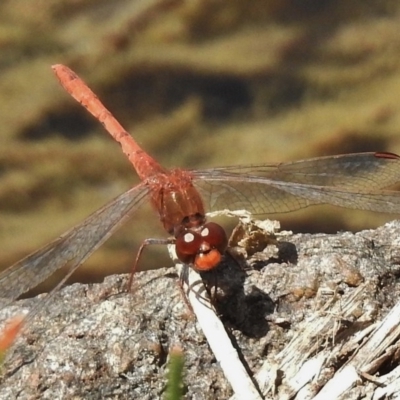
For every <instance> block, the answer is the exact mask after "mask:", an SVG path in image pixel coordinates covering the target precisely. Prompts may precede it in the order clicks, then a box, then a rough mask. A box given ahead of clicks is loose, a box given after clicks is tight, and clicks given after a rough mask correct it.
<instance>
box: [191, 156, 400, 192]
mask: <svg viewBox="0 0 400 400" xmlns="http://www.w3.org/2000/svg"><path fill="white" fill-rule="evenodd" d="M393 157H394V158H386V157H380V156H379V153H373V152H369V153H352V154H342V155H335V156H327V157H317V158H309V159H306V160H299V161H292V162H285V163H274V164H260V165H257V164H255V165H245V166H229V167H221V168H212V169H206V170H203V171H200V170H199V171H195V174H196V176H200V175H203V176H206V177H210V176H214V175H218V176H224V175H226V174H228V175H231V174H235V175H236V176H237V175H240V176H244V177H246V176H247V175H250V176H263V177H265V178H269V179H273V180H279V181H284V182H297V183H308V184H312V185H319V186H340V187H343V186H350V187H351V188H356V187H357V188H359V189H362V188H365V189H373V188H374V187H375V188H384V187H388V186H390V185H393V184H395V183H398V182H399V181H400V157H398V156H395V155H393Z"/></svg>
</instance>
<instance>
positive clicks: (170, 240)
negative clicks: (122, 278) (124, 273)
mask: <svg viewBox="0 0 400 400" xmlns="http://www.w3.org/2000/svg"><path fill="white" fill-rule="evenodd" d="M174 243H175V238H168V239H155V238H148V239H145V240H143V242H142V244H141V245H140V247H139V250H138V252H137V255H136V259H135V262H134V264H133V267H132V269H131V273H130V276H129V281H128V284H127V287H126V288H127V292H130V291H131V288H132V283H133V276H134V275H135V272H136V270H137V265H138V262H139V259H140V257H141V256H142V253H143V250H144V249H145V247H147V246H150V245H154V244H158V245H164V246H166V245H169V244H174Z"/></svg>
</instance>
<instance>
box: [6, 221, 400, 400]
mask: <svg viewBox="0 0 400 400" xmlns="http://www.w3.org/2000/svg"><path fill="white" fill-rule="evenodd" d="M245 236H246V238H245V239H243V238H242V239H243V240H241V241H240V244H241V245H242V246H244V247H241V248H238V249H237V252H236V254H240V253H241V254H242V255H243V256H244V258H243V259H242V261H240V262H238V261H237V260H238V258H239V257H235V260H234V259H233V258H232V257H230V256H227V257H226V260H225V262H224V263H223V264H222V265H221V266H220V267H219V270H218V271H217V273H216V275H213V276H211V277H210V276H204V279H205V281H206V282H208V283H209V284H210V282H217V284H218V287H219V289H218V291H217V295H216V306H217V311H218V313H219V315H220V318H221V319H222V321H223V323H224V325H225V327H226V329H227V331H228V332H229V334H230V336H231V339H232V342H233V343H234V345H235V347H236V348H237V350H238V352H239V354H240V355H241V357H242V360H243V362H244V363H245V365H246V368H247V369H248V370H249V371H250V372H251V374H254V375H256V374H257V372H259V371H260V369H261V370H264V372H265V371H266V375H268V374H271V373H272V371H273V370H275V375H274V379H273V381H271V378H269V381H268V382H264V383H263V384H261V383H259V387H260V391H262V392H263V396H264V397H265V398H278V399H283V398H285V399H286V398H294V397H295V396H297V397H296V398H313V396H314V395H316V394H317V393H318V391H319V390H320V389H321V388H323V387H324V386H325V385H326V384H327V382H328V381H329V380H330V379H331V378H332V377H333V376H334V375H335V373H336V372H337V371H338V370H340V369H341V368H343V367H344V366H345V365H346V364H347V363H348V362H350V361H351V360H352V358H353V357H356V352H357V351H361V350H360V347H362V343H365V341H366V340H367V338H368V334H369V333H370V331H368V332H366V333H365V334H364V335H363V339H362V340H361V339H360V340H359V341H355V342H354V343H353V341H354V338H355V337H356V335H357V334H359V333H360V332H362V331H365V330H366V329H367V328H368V327H371V329H372V328H373V327H374V325H373V324H374V323H376V322H379V321H381V320H382V319H383V318H384V317H385V316H386V315H387V314H388V313H389V311H390V310H391V309H392V308H393V307H394V306H395V304H396V302H398V299H399V297H400V296H399V294H400V282H399V275H400V266H399V261H400V246H399V244H400V239H399V238H400V222H399V221H393V222H391V223H388V224H386V225H385V226H383V227H380V228H378V229H376V230H368V231H362V232H359V233H357V234H352V233H349V232H341V233H338V234H336V235H326V234H318V235H308V234H298V235H292V234H290V233H282V234H277V236H276V240H275V239H270V238H268V237H267V236H265V235H264V236H263V234H262V233H260V231H258V230H257V229H256V228H254V227H252V228H251V229H248V230H247V232H246V233H245ZM267 242H269V244H268V245H267ZM274 243H275V244H274ZM266 245H267V246H266ZM244 260H245V262H246V264H244ZM239 265H240V266H239ZM244 265H246V268H245V269H243V266H244ZM126 280H127V277H126V276H110V277H108V278H106V279H105V281H104V283H101V284H92V285H83V284H74V285H72V286H69V287H65V288H64V289H62V290H61V291H59V292H58V293H56V294H55V295H54V298H53V299H52V301H51V304H50V305H49V306H48V307H46V309H44V310H41V311H40V312H38V313H37V315H36V317H35V318H34V319H33V320H32V323H30V324H29V326H28V327H27V329H26V330H25V332H24V334H23V335H22V336H21V337H20V338H19V339H18V341H17V343H16V344H15V345H14V346H13V348H12V350H10V352H9V354H8V356H7V359H6V361H5V365H4V368H3V371H2V374H1V381H0V399H35V398H37V399H39V398H40V399H80V398H82V399H83V398H84V399H104V398H111V399H128V398H129V399H158V398H161V397H162V396H163V392H164V390H165V384H166V363H167V359H168V352H169V349H170V348H171V347H172V346H174V345H179V346H180V347H181V348H182V349H183V351H184V356H185V377H184V385H185V398H186V399H217V398H218V399H227V398H229V397H230V396H231V395H232V394H233V393H232V390H231V388H230V386H229V384H228V383H227V381H226V380H225V377H224V374H223V371H222V370H221V368H220V366H219V365H218V363H217V362H216V360H215V357H214V356H213V354H212V353H211V351H210V349H209V347H208V344H207V341H206V339H205V337H204V336H203V333H202V330H201V328H200V327H199V325H198V324H197V322H196V320H195V318H194V316H193V315H191V313H190V311H189V309H188V307H187V305H186V303H185V302H184V301H183V298H182V292H181V291H180V290H179V285H178V276H177V273H176V272H175V269H168V270H165V269H164V270H158V271H150V272H143V273H139V274H137V277H136V284H135V288H134V292H133V293H126V291H124V285H125V284H126ZM211 291H212V288H211ZM43 296H46V295H41V296H39V297H36V298H33V299H26V300H20V301H17V302H15V303H14V304H12V305H11V306H9V307H7V308H4V309H2V310H1V313H0V317H1V318H2V319H5V318H7V317H9V316H10V315H15V314H18V313H20V312H22V311H23V310H29V309H32V308H33V307H35V305H36V304H38V302H40V301H41V299H42V298H43ZM396 341H397V342H396ZM351 343H353V346H350V344H351ZM398 347H399V343H398V337H397V338H394V339H393V340H392V342H390V343H386V344H384V346H383V348H382V350H381V352H380V354H379V355H377V356H376V359H375V360H374V362H373V365H374V367H373V368H372V367H371V368H369V369H368V371H367V370H364V371H363V374H364V375H362V374H360V375H359V381H358V385H357V386H354V387H352V388H351V390H350V391H348V392H347V394H346V397H342V398H348V399H349V398H358V397H357V396H360V395H361V394H362V395H364V396H365V398H372V397H371V396H372V394H373V393H374V392H375V391H376V390H377V389H378V388H379V387H380V390H382V385H378V384H377V382H375V381H374V379H373V378H374V377H373V376H372V375H374V376H379V379H384V377H385V376H389V375H390V374H393V373H394V371H396V365H397V363H398V353H399V349H398ZM388 349H391V351H389V352H388ZM393 349H394V350H393ZM385 351H386V357H384V358H382V354H385ZM321 355H323V361H321V366H320V369H319V375H318V377H317V378H318V379H315V380H314V381H313V382H312V384H311V383H310V382H309V383H307V382H305V383H304V384H298V385H297V387H296V385H294V384H293V379H292V378H293V377H294V376H296V374H297V373H298V372H299V370H300V368H301V366H302V365H304V362H305V361H306V360H310V359H313V358H314V359H315V357H318V356H321ZM379 360H381V361H379ZM370 364H371V362H370ZM397 369H398V367H397ZM365 376H370V377H371V379H369V380H368V379H366V378H365ZM376 379H377V378H376ZM394 381H396V380H395V379H394ZM397 381H399V378H397ZM392 384H393V382H392ZM383 387H385V385H383ZM302 390H303V392H302ZM305 393H307V394H308V395H306V394H305ZM310 393H311V395H310ZM339 398H340V397H339ZM377 398H384V397H377Z"/></svg>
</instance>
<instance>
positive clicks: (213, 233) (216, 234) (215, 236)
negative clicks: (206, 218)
mask: <svg viewBox="0 0 400 400" xmlns="http://www.w3.org/2000/svg"><path fill="white" fill-rule="evenodd" d="M200 235H201V236H202V238H203V240H204V241H205V242H207V243H208V244H209V245H210V246H211V247H212V248H215V249H217V250H218V251H219V252H220V253H223V252H224V251H225V250H226V247H227V246H228V238H227V237H226V233H225V231H224V229H223V228H222V227H221V226H220V225H218V224H216V223H215V222H208V223H207V224H205V225H204V227H203V229H202V230H201V232H200Z"/></svg>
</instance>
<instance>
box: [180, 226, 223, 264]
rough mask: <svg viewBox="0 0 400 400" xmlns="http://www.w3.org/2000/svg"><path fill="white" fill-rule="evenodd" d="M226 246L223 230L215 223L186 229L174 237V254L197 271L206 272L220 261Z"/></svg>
mask: <svg viewBox="0 0 400 400" xmlns="http://www.w3.org/2000/svg"><path fill="white" fill-rule="evenodd" d="M227 245H228V238H227V236H226V233H225V231H224V229H223V228H222V227H221V226H220V225H218V224H216V223H215V222H208V223H206V224H204V225H202V226H200V227H198V228H192V229H186V230H183V231H182V232H180V233H179V234H178V235H177V237H176V242H175V247H176V254H177V256H178V258H179V260H181V261H182V262H184V263H192V264H193V266H194V268H195V269H196V270H197V271H208V270H211V269H213V268H215V267H216V266H217V265H218V264H219V263H220V261H221V257H222V254H223V253H224V252H225V249H226V246H227Z"/></svg>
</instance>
